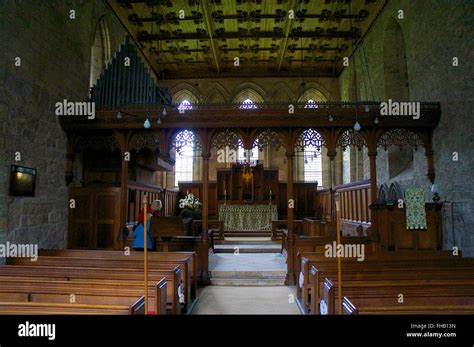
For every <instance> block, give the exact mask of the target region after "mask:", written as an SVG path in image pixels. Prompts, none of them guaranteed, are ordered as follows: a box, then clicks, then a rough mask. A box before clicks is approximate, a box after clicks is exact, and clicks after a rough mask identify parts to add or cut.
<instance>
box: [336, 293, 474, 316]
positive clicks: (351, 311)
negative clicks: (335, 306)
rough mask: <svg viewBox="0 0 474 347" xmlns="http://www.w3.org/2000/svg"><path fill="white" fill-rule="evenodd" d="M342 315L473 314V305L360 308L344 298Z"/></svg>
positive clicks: (355, 302)
mask: <svg viewBox="0 0 474 347" xmlns="http://www.w3.org/2000/svg"><path fill="white" fill-rule="evenodd" d="M342 307H343V314H345V315H357V314H442V315H446V314H474V305H434V306H433V305H426V306H408V305H407V306H394V305H383V306H376V307H373V306H370V307H367V306H362V305H358V303H357V301H354V302H352V301H351V300H349V299H348V298H346V297H345V296H344V297H343V299H342Z"/></svg>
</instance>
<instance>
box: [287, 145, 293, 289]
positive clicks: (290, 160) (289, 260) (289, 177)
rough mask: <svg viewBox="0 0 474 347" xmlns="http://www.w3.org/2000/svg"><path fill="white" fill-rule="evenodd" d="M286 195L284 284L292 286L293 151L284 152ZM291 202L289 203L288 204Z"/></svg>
mask: <svg viewBox="0 0 474 347" xmlns="http://www.w3.org/2000/svg"><path fill="white" fill-rule="evenodd" d="M285 155H286V170H287V176H286V197H287V204H288V205H287V220H288V255H287V274H286V279H285V284H286V285H290V286H293V285H295V264H294V262H295V259H294V258H295V254H294V252H295V248H294V240H295V237H294V235H293V220H294V210H295V209H294V203H295V202H294V196H293V170H294V163H293V158H294V156H295V153H294V152H286V153H285ZM290 202H291V204H290Z"/></svg>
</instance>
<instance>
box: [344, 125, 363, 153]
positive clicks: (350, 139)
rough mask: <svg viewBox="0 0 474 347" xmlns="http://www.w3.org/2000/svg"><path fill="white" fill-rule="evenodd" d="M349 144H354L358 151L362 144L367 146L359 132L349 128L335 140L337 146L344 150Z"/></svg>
mask: <svg viewBox="0 0 474 347" xmlns="http://www.w3.org/2000/svg"><path fill="white" fill-rule="evenodd" d="M349 146H354V147H356V148H357V149H358V150H359V151H360V150H362V148H363V147H364V146H365V147H367V142H366V141H365V138H364V136H362V134H361V133H360V132H357V131H354V130H352V129H349V130H346V131H344V132H343V133H342V134H341V136H340V137H339V139H338V140H337V147H341V148H342V150H345V149H346V148H347V147H349Z"/></svg>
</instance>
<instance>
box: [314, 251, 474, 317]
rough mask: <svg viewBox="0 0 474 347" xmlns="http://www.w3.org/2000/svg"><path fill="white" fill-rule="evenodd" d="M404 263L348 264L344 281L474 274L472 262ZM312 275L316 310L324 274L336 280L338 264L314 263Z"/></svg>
mask: <svg viewBox="0 0 474 347" xmlns="http://www.w3.org/2000/svg"><path fill="white" fill-rule="evenodd" d="M403 263H404V264H405V265H403ZM403 263H398V264H395V265H394V267H393V268H391V267H390V263H388V262H386V263H383V262H382V263H375V264H364V265H365V266H359V267H350V266H346V268H345V270H344V271H343V284H344V285H345V283H346V282H350V281H365V282H368V281H375V282H379V283H383V281H396V282H400V283H402V281H404V280H405V284H406V283H407V282H406V281H415V280H425V281H434V280H447V281H451V283H454V282H455V281H457V283H459V284H463V283H465V280H466V279H470V278H474V268H473V267H472V265H470V264H462V263H458V265H457V266H456V264H449V263H445V264H436V263H433V262H430V261H429V260H428V262H427V263H421V264H418V265H417V266H413V262H411V261H403ZM310 275H311V276H310V280H309V282H310V288H311V290H310V293H311V300H309V299H306V300H307V301H309V304H310V311H311V312H312V313H315V314H317V313H318V311H319V307H318V304H319V300H320V296H321V294H320V293H322V292H323V291H324V283H323V281H324V277H328V278H330V279H331V281H333V282H334V281H336V279H337V267H332V268H328V267H326V268H323V269H322V270H321V269H319V268H318V267H316V266H314V265H313V266H312V267H311V274H310ZM463 281H464V282H463ZM407 286H408V284H407ZM307 301H306V302H307Z"/></svg>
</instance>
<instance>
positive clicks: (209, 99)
mask: <svg viewBox="0 0 474 347" xmlns="http://www.w3.org/2000/svg"><path fill="white" fill-rule="evenodd" d="M228 100H229V93H228V92H227V90H226V89H225V88H224V87H223V86H222V84H220V83H218V82H213V83H211V84H210V85H209V87H207V88H206V92H205V97H204V102H205V103H206V104H220V103H225V102H227V101H228Z"/></svg>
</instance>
